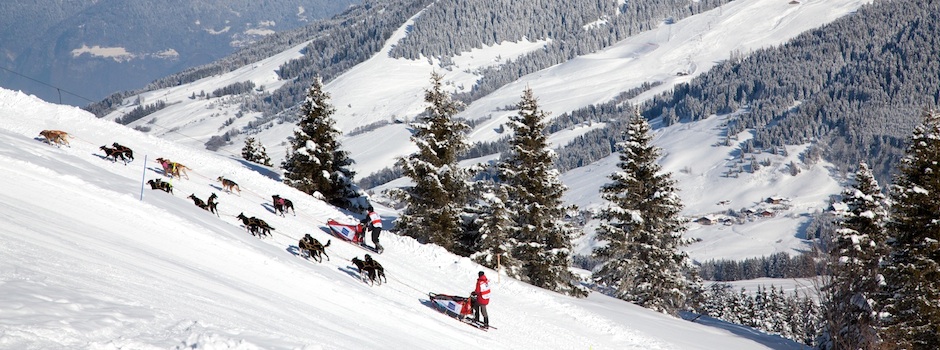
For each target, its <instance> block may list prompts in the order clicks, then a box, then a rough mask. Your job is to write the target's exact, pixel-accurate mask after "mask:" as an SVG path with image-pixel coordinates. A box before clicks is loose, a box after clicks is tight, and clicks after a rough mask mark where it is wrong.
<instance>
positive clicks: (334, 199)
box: [281, 77, 362, 210]
mask: <svg viewBox="0 0 940 350" xmlns="http://www.w3.org/2000/svg"><path fill="white" fill-rule="evenodd" d="M329 99H330V95H329V94H328V93H326V92H324V91H323V82H322V80H321V79H320V77H317V78H316V79H314V81H313V84H311V85H310V88H309V89H308V90H307V98H306V99H305V100H304V102H303V104H301V106H300V121H299V122H298V123H297V128H296V129H295V130H294V138H293V140H291V149H292V150H293V152H292V153H288V155H287V157H286V158H285V159H284V161H283V162H282V163H281V168H282V169H284V183H285V184H287V185H289V186H291V187H294V188H296V189H298V190H301V191H303V192H304V193H307V194H310V195H314V196H316V193H319V195H320V196H322V198H323V199H324V200H326V201H327V202H329V203H330V204H333V205H336V206H338V207H342V208H347V209H351V210H361V209H362V208H359V205H354V204H355V203H358V201H356V200H355V198H357V197H359V196H360V194H359V193H358V192H359V191H358V189H357V188H356V187H355V185H353V176H354V175H355V173H354V172H353V171H352V170H350V169H349V166H350V165H352V163H353V161H352V159H350V158H349V153H348V152H346V151H343V150H341V149H340V143H339V137H340V132H339V130H337V129H336V128H335V127H334V124H335V122H334V120H333V113H334V112H335V111H336V109H335V108H334V107H333V106H332V105H330V103H329Z"/></svg>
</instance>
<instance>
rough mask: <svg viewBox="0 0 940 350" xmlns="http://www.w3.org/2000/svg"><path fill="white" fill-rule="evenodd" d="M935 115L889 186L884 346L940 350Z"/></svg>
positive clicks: (939, 123)
mask: <svg viewBox="0 0 940 350" xmlns="http://www.w3.org/2000/svg"><path fill="white" fill-rule="evenodd" d="M938 162H940V112H937V111H935V110H924V112H923V122H922V123H921V124H920V125H918V126H917V127H916V128H915V129H914V132H913V136H912V137H911V143H910V146H909V147H908V149H907V151H906V152H905V156H904V158H903V159H902V160H901V163H900V164H899V166H898V175H897V176H896V178H895V184H894V186H892V191H891V193H892V205H891V211H890V212H891V221H890V222H889V225H888V230H889V231H888V232H889V234H890V235H891V236H892V238H893V242H892V243H891V248H892V252H891V256H890V261H889V263H888V264H887V266H886V267H885V269H884V275H885V280H886V286H887V288H886V293H885V300H884V303H885V305H884V306H885V309H884V311H885V312H887V314H888V315H889V316H888V317H887V318H886V320H885V322H886V325H887V329H886V330H884V331H883V332H882V336H883V338H884V339H885V341H886V344H892V345H897V346H898V347H899V348H905V349H940V337H938V336H937V335H938V334H940V200H937V194H938V193H940V163H938Z"/></svg>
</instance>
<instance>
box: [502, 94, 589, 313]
mask: <svg viewBox="0 0 940 350" xmlns="http://www.w3.org/2000/svg"><path fill="white" fill-rule="evenodd" d="M517 108H518V110H519V113H518V114H516V115H514V116H511V117H509V122H508V123H507V125H508V126H509V128H510V129H512V130H513V132H514V134H513V137H512V138H511V139H510V141H509V145H510V149H509V151H508V152H507V155H506V157H505V158H504V159H503V160H501V161H500V162H499V164H498V167H499V180H500V185H501V186H503V187H504V188H505V191H506V194H507V198H508V203H507V205H508V206H509V207H510V212H511V213H512V215H513V216H512V222H513V225H514V226H513V227H512V229H511V233H510V235H511V236H512V237H513V239H514V242H513V244H514V246H513V247H511V248H510V251H509V252H508V254H509V256H510V257H511V259H512V260H513V262H514V263H518V266H510V270H509V271H510V273H512V276H513V277H516V278H519V279H520V280H522V281H526V282H529V283H531V284H533V285H535V286H539V287H542V288H546V289H550V290H554V291H558V292H562V293H566V294H571V295H585V294H586V293H585V291H584V290H582V289H581V288H580V286H579V285H576V284H575V282H574V279H575V278H574V275H573V274H572V273H571V271H570V270H569V269H568V266H569V265H570V263H571V239H572V237H573V236H574V234H575V229H574V228H573V227H572V226H571V224H570V223H568V222H566V221H565V220H564V218H565V214H566V212H567V211H568V210H571V209H572V208H567V207H565V206H563V205H562V202H561V197H562V195H564V193H565V190H566V189H567V187H566V186H565V185H564V184H562V183H561V180H560V179H559V178H558V177H559V174H558V170H557V169H555V168H554V166H553V164H552V160H553V159H554V157H555V154H554V152H553V151H552V150H551V149H549V147H548V139H547V136H546V135H545V119H546V118H547V114H546V113H545V112H544V111H542V110H540V109H539V106H538V103H537V101H536V98H535V96H534V95H533V93H532V90H531V89H528V88H527V89H526V90H525V91H524V92H523V94H522V100H521V101H520V102H519V104H518V105H517ZM515 272H517V273H515Z"/></svg>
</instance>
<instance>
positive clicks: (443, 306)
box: [428, 293, 496, 331]
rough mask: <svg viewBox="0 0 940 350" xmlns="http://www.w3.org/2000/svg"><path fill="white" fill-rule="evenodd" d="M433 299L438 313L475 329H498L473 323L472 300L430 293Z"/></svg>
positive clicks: (433, 305)
mask: <svg viewBox="0 0 940 350" xmlns="http://www.w3.org/2000/svg"><path fill="white" fill-rule="evenodd" d="M428 298H429V299H431V305H432V307H434V308H435V309H436V310H437V311H440V312H441V313H443V314H445V315H447V316H450V317H452V318H455V319H457V320H458V321H460V322H461V323H466V324H468V325H471V326H473V327H474V328H477V329H481V330H484V331H485V330H487V328H491V329H496V327H485V326H483V324H482V323H479V322H475V321H473V317H471V315H472V314H473V306H472V305H471V301H470V298H468V297H462V296H457V295H447V294H437V293H428Z"/></svg>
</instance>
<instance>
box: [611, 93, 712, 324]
mask: <svg viewBox="0 0 940 350" xmlns="http://www.w3.org/2000/svg"><path fill="white" fill-rule="evenodd" d="M625 136H626V138H625V141H623V142H620V143H618V144H617V146H618V148H619V149H620V162H619V163H618V164H617V166H618V167H619V168H620V171H617V172H614V173H613V174H611V175H610V179H611V180H613V181H614V182H612V183H608V184H606V185H604V186H603V187H602V188H601V196H602V197H603V198H604V199H605V200H607V201H608V206H607V207H606V208H605V209H603V210H602V211H601V213H600V214H599V218H600V219H601V224H600V226H599V227H598V228H597V239H598V240H599V241H601V242H603V243H605V244H604V245H603V246H600V247H598V248H596V249H595V250H594V256H595V257H596V258H597V259H598V261H600V262H601V265H599V266H598V267H597V268H596V269H595V272H594V278H595V280H596V281H597V282H598V283H599V284H601V285H603V286H607V287H608V288H610V289H611V294H612V295H613V296H615V297H617V298H620V299H623V300H626V301H629V302H632V303H635V304H638V305H640V306H643V307H646V308H650V309H653V310H657V311H661V312H666V313H670V314H676V313H677V312H678V311H680V310H682V309H683V308H686V307H687V306H689V305H688V304H690V301H692V300H693V298H695V297H696V295H699V293H700V291H701V289H702V288H701V281H700V278H699V277H698V275H697V273H696V272H695V271H694V268H693V267H692V264H691V262H690V260H689V257H688V256H687V255H686V254H685V253H684V252H682V251H680V250H679V248H680V247H681V246H683V245H686V244H688V243H689V242H688V241H687V240H686V239H684V238H683V237H682V233H683V232H684V231H685V222H686V221H685V219H683V218H681V217H680V216H679V213H680V211H681V210H682V203H681V202H680V200H679V196H678V194H677V193H676V192H677V189H676V188H675V181H674V180H672V178H671V175H670V174H669V173H661V172H660V166H659V164H657V163H656V160H657V157H659V150H658V149H657V148H655V147H654V146H653V145H652V144H651V139H652V136H651V135H650V126H649V124H648V123H647V121H646V119H644V118H643V117H642V116H640V114H639V112H637V111H634V114H633V116H632V117H631V119H630V121H629V126H628V127H627V131H626V135H625Z"/></svg>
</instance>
